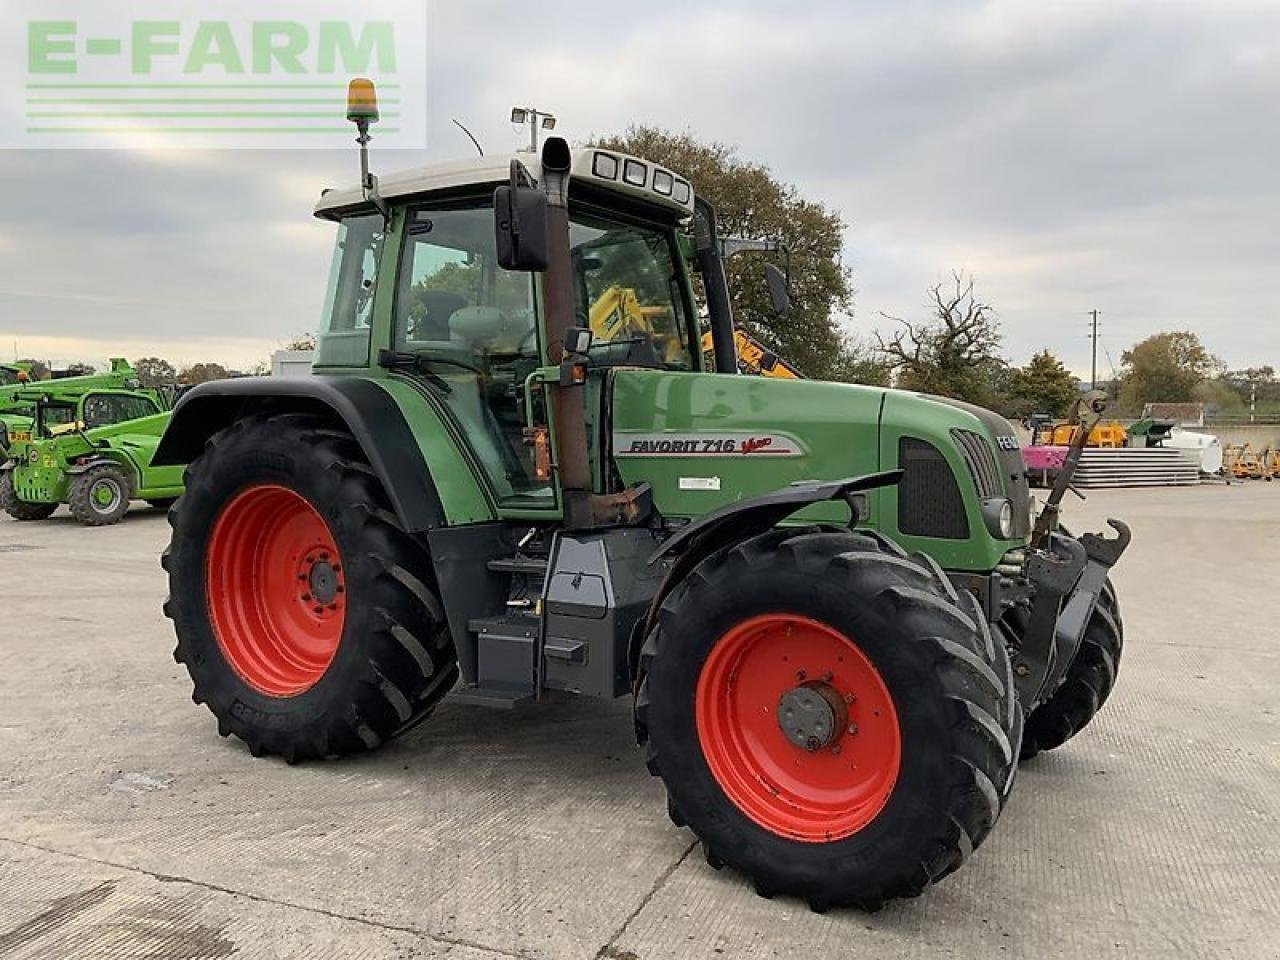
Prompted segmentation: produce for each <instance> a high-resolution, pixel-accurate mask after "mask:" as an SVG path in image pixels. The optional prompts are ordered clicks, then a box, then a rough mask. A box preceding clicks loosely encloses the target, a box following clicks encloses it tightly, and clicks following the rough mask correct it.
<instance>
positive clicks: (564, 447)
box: [542, 137, 592, 529]
mask: <svg viewBox="0 0 1280 960" xmlns="http://www.w3.org/2000/svg"><path fill="white" fill-rule="evenodd" d="M572 163H573V154H572V151H570V149H569V144H568V143H567V142H566V141H565V140H564V138H562V137H550V138H548V139H547V141H546V142H545V143H544V144H543V145H542V189H543V192H544V193H546V195H547V233H548V246H549V256H548V261H549V262H548V265H547V270H546V272H545V273H544V274H543V275H542V306H543V312H544V313H545V317H544V321H543V322H544V324H545V326H546V331H547V352H548V357H549V358H550V360H551V362H552V363H560V362H561V361H562V360H563V359H564V335H565V331H566V330H568V329H569V328H570V327H572V326H576V325H577V317H576V311H575V305H574V292H573V260H572V258H571V256H570V253H569V168H570V166H571V165H572ZM551 409H552V411H553V413H554V415H555V423H556V431H555V433H556V464H557V466H558V468H559V471H560V485H561V488H562V490H563V491H564V501H565V502H564V509H565V521H566V523H567V524H568V526H569V527H570V528H574V527H576V528H579V529H581V528H585V527H589V526H591V515H592V510H591V463H590V459H589V456H588V452H587V420H586V391H585V389H584V388H582V387H557V388H555V389H554V390H552V391H551Z"/></svg>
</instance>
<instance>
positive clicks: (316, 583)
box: [304, 560, 341, 606]
mask: <svg viewBox="0 0 1280 960" xmlns="http://www.w3.org/2000/svg"><path fill="white" fill-rule="evenodd" d="M339 586H341V584H340V582H339V580H338V568H337V567H336V566H335V565H334V564H332V563H330V562H329V561H328V560H316V561H315V562H314V563H312V564H311V572H310V573H308V574H307V587H308V589H309V590H310V592H311V597H312V598H313V599H314V600H315V602H316V603H318V604H320V605H321V606H328V605H329V604H331V603H333V601H334V600H335V599H336V598H337V596H338V588H339ZM304 602H305V601H304Z"/></svg>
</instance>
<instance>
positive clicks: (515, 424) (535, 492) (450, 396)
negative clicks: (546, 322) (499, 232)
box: [394, 205, 554, 507]
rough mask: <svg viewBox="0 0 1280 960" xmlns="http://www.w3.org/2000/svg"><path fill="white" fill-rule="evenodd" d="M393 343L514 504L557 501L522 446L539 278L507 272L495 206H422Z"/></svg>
mask: <svg viewBox="0 0 1280 960" xmlns="http://www.w3.org/2000/svg"><path fill="white" fill-rule="evenodd" d="M405 233H406V239H405V246H404V253H403V255H402V258H401V262H400V275H399V278H398V281H397V286H398V288H399V289H398V290H397V293H396V307H395V326H394V346H395V349H396V350H397V351H398V352H400V353H407V354H412V355H413V356H414V357H415V358H418V359H417V365H418V370H417V371H416V376H417V377H418V379H419V380H420V381H421V382H422V383H423V384H424V386H425V388H426V389H429V390H432V391H433V392H434V393H435V394H436V396H438V397H439V398H440V399H441V400H442V401H443V402H444V403H445V405H447V406H448V407H449V409H450V410H451V412H452V413H453V415H454V417H455V418H456V419H457V420H458V422H459V423H460V424H461V425H462V428H463V429H464V430H465V432H466V434H467V437H468V440H469V442H470V444H471V448H472V450H473V451H474V453H475V455H476V457H477V458H478V459H479V461H480V463H481V465H482V466H483V468H484V470H485V472H486V474H487V475H488V476H489V479H490V481H491V482H492V485H493V488H494V490H495V491H496V493H497V496H498V499H499V500H500V501H501V502H503V503H504V504H507V505H511V506H520V505H526V504H527V505H531V506H535V507H541V506H544V505H548V504H554V491H553V489H552V487H551V483H550V479H549V477H548V476H547V475H546V471H545V470H543V471H539V469H538V467H537V465H536V463H535V462H534V455H533V451H532V450H531V449H530V447H529V446H528V445H527V444H526V443H525V442H524V426H525V421H526V413H525V411H524V409H523V401H524V383H525V380H526V379H527V378H528V376H529V374H530V373H532V372H533V371H534V370H535V369H537V367H538V365H539V363H540V359H539V358H540V352H539V351H540V348H539V343H538V317H537V311H536V309H535V306H534V295H533V289H534V288H533V283H534V281H533V278H532V277H531V276H530V275H529V274H527V273H512V272H509V271H506V270H503V269H501V268H500V267H499V266H498V262H497V251H496V248H495V243H494V235H493V208H492V207H491V206H489V205H484V206H478V205H473V206H469V207H465V208H463V207H452V208H450V207H440V208H417V209H414V210H411V211H410V212H409V214H408V218H407V221H406V225H405Z"/></svg>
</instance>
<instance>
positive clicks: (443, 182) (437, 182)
mask: <svg viewBox="0 0 1280 960" xmlns="http://www.w3.org/2000/svg"><path fill="white" fill-rule="evenodd" d="M512 160H519V161H520V162H521V163H522V164H524V167H525V169H526V170H528V171H529V173H530V175H531V176H532V177H533V178H534V179H535V180H541V179H542V162H541V160H540V159H539V158H538V157H537V156H536V155H534V154H532V153H517V154H507V155H503V156H493V157H475V158H472V159H469V160H455V161H452V162H448V163H439V164H433V165H432V166H429V167H416V168H414V169H411V170H404V171H400V172H398V173H389V174H386V175H385V176H382V175H380V176H379V177H378V191H379V193H381V194H382V196H383V197H384V198H385V199H387V200H391V201H394V200H405V199H409V198H412V197H416V196H420V195H424V194H430V193H436V192H438V191H451V190H463V189H466V188H467V187H497V186H500V185H501V184H504V183H507V182H509V180H510V177H511V161H512ZM569 176H570V178H571V179H572V180H573V181H577V182H580V183H589V184H591V185H592V186H594V187H596V188H599V189H604V190H607V191H614V192H617V193H619V194H621V195H623V196H625V197H627V198H629V199H631V200H641V201H644V202H647V203H650V204H653V205H654V206H656V207H659V208H661V209H665V210H667V211H668V212H669V213H675V214H677V215H678V216H680V217H682V218H683V217H689V216H692V215H693V188H692V187H691V186H690V185H689V181H688V180H686V179H685V178H684V177H682V176H680V175H679V174H676V173H673V172H672V171H671V170H668V169H666V168H665V167H662V166H660V165H658V164H655V163H652V162H651V161H648V160H644V159H641V158H640V157H632V156H628V155H627V154H624V153H618V152H617V151H615V150H602V149H597V148H594V147H585V148H581V149H578V150H574V151H573V161H572V165H571V167H570V171H569ZM367 207H368V203H367V201H366V200H365V199H364V195H363V193H362V192H361V190H360V188H359V187H348V188H345V189H339V190H326V191H324V193H322V194H321V195H320V201H319V203H317V204H316V208H315V215H316V216H317V217H320V218H322V219H325V220H337V219H338V218H339V217H341V216H343V215H344V214H347V213H351V212H354V211H356V210H361V209H365V208H367Z"/></svg>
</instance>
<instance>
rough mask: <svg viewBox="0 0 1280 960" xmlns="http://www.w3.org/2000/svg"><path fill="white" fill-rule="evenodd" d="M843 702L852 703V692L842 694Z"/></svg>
mask: <svg viewBox="0 0 1280 960" xmlns="http://www.w3.org/2000/svg"><path fill="white" fill-rule="evenodd" d="M844 702H845V703H853V694H852V693H846V694H845V695H844Z"/></svg>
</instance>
